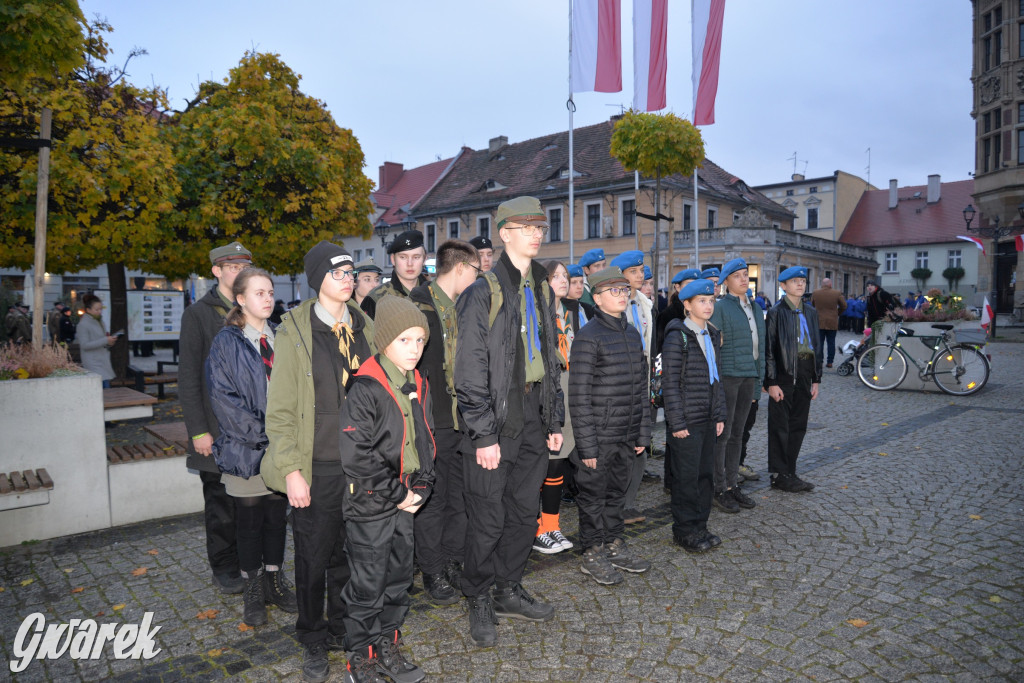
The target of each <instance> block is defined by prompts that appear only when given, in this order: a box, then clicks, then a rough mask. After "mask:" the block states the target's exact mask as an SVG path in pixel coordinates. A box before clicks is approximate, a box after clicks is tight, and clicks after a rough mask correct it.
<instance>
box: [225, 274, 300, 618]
mask: <svg viewBox="0 0 1024 683" xmlns="http://www.w3.org/2000/svg"><path fill="white" fill-rule="evenodd" d="M232 293H233V294H234V295H235V301H236V303H235V306H234V308H232V309H231V311H230V312H229V313H228V316H227V318H226V319H225V321H224V328H223V329H222V330H221V331H220V332H218V333H217V336H216V337H214V338H213V344H211V345H210V354H209V356H207V358H206V384H207V386H208V387H209V389H210V405H211V407H212V408H213V413H214V415H216V417H217V426H218V430H219V432H220V434H219V435H218V436H217V438H216V439H215V440H214V442H213V458H214V460H215V461H216V463H217V466H218V467H220V471H221V482H222V483H223V484H224V488H225V489H226V491H227V493H228V495H229V496H231V497H232V498H233V499H234V501H235V532H236V533H235V537H236V539H237V543H238V567H239V569H240V570H241V573H242V578H243V579H245V598H244V610H245V612H244V616H243V621H245V623H246V624H248V625H249V626H262V625H263V624H265V623H267V603H273V604H275V605H277V606H278V607H280V608H281V609H283V610H285V611H286V612H291V613H295V612H298V610H299V608H298V603H297V602H296V600H295V590H294V587H293V586H292V585H291V583H290V582H289V581H288V580H287V579H286V578H285V576H284V572H283V570H282V565H283V564H284V543H285V535H286V522H285V514H286V512H287V509H288V499H287V498H286V497H285V496H283V495H281V494H280V493H276V492H274V491H271V490H269V489H268V488H267V487H266V485H265V484H264V483H263V477H262V476H261V475H260V463H261V462H262V460H263V454H264V453H265V452H266V450H267V443H268V440H267V434H266V431H265V424H266V415H267V384H268V383H269V381H270V374H271V370H272V368H273V367H274V328H275V327H276V326H275V325H274V324H273V323H272V322H270V321H269V320H268V318H269V317H270V315H271V314H272V312H273V310H274V283H273V282H272V281H271V279H270V275H269V273H267V272H266V271H264V270H260V269H258V268H246V269H245V270H243V271H242V272H241V273H239V274H238V277H236V278H235V281H234V284H233V286H232Z"/></svg>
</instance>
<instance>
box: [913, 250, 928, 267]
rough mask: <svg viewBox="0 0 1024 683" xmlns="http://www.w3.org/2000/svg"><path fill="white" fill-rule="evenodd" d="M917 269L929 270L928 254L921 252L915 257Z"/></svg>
mask: <svg viewBox="0 0 1024 683" xmlns="http://www.w3.org/2000/svg"><path fill="white" fill-rule="evenodd" d="M914 264H915V266H914V267H915V268H927V267H928V252H927V251H919V252H917V253H916V255H915V256H914Z"/></svg>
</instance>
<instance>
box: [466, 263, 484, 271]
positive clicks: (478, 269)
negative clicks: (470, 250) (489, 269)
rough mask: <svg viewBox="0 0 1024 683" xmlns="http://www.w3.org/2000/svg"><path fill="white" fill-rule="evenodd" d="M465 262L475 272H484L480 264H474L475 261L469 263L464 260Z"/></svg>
mask: <svg viewBox="0 0 1024 683" xmlns="http://www.w3.org/2000/svg"><path fill="white" fill-rule="evenodd" d="M465 264H466V265H467V266H469V267H470V268H472V269H473V270H475V271H476V272H477V273H480V274H483V272H484V271H483V269H482V268H480V266H478V265H476V264H475V263H470V262H469V261H466V262H465Z"/></svg>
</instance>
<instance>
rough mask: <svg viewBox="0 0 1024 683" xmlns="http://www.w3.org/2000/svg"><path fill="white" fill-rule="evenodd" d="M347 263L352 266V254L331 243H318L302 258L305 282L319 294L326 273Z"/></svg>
mask: <svg viewBox="0 0 1024 683" xmlns="http://www.w3.org/2000/svg"><path fill="white" fill-rule="evenodd" d="M346 263H348V264H349V265H351V264H352V254H350V253H348V252H347V251H346V250H345V249H342V248H341V247H339V246H338V245H337V244H333V243H331V242H326V241H324V242H319V243H318V244H317V245H316V246H314V247H313V248H312V249H310V250H309V251H307V252H306V255H305V256H303V257H302V265H303V266H304V267H305V269H306V281H307V282H308V283H309V286H310V287H312V288H313V291H314V292H316V293H317V294H319V293H320V285H321V284H323V281H324V276H325V275H327V272H328V271H331V270H334V269H335V268H339V267H341V266H343V265H345V264H346Z"/></svg>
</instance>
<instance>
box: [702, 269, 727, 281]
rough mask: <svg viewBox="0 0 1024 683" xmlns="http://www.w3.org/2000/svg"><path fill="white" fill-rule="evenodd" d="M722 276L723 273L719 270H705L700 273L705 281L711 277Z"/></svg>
mask: <svg viewBox="0 0 1024 683" xmlns="http://www.w3.org/2000/svg"><path fill="white" fill-rule="evenodd" d="M721 275H722V271H720V270H719V269H718V268H705V269H704V270H702V271H700V276H701V277H702V278H704V279H707V278H709V277H721Z"/></svg>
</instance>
